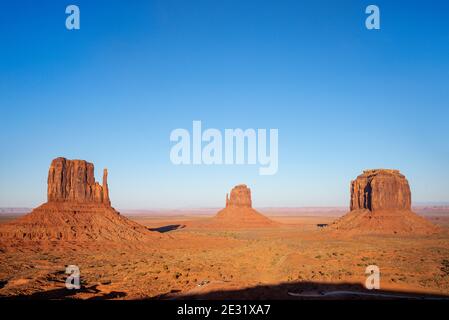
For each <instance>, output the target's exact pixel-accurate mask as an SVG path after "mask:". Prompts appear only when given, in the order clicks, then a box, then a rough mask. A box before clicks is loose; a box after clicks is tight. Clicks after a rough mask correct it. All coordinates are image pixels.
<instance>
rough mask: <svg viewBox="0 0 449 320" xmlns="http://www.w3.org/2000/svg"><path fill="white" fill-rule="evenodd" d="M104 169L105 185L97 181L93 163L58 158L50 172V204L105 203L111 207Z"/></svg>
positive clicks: (48, 193)
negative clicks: (62, 202)
mask: <svg viewBox="0 0 449 320" xmlns="http://www.w3.org/2000/svg"><path fill="white" fill-rule="evenodd" d="M107 176H108V172H107V169H104V172H103V184H102V185H100V184H99V183H98V182H96V181H95V177H94V165H93V163H90V162H87V161H84V160H68V159H66V158H56V159H54V160H53V161H52V162H51V165H50V169H49V171H48V189H47V199H48V202H61V201H65V202H76V203H103V204H105V205H108V206H110V205H111V202H110V200H109V190H108V182H107Z"/></svg>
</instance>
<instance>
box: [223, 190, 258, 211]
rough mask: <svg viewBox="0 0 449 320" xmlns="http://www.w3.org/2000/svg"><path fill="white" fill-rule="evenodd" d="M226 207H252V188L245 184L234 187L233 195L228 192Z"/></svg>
mask: <svg viewBox="0 0 449 320" xmlns="http://www.w3.org/2000/svg"><path fill="white" fill-rule="evenodd" d="M226 207H237V208H251V207H252V202H251V189H250V188H248V187H247V186H246V185H245V184H240V185H237V186H235V187H234V188H232V190H231V197H228V194H226Z"/></svg>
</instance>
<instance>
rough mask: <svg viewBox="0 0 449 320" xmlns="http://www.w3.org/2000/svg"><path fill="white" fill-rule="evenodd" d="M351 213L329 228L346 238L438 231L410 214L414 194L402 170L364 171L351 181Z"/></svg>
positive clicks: (423, 220) (427, 222) (420, 218)
mask: <svg viewBox="0 0 449 320" xmlns="http://www.w3.org/2000/svg"><path fill="white" fill-rule="evenodd" d="M350 190H351V200H350V212H349V213H347V214H346V215H344V216H343V217H341V218H340V219H338V220H337V221H335V222H334V223H333V224H332V225H331V226H330V227H331V229H333V230H337V231H342V233H345V234H403V235H407V234H409V235H412V234H417V235H418V234H432V233H436V232H438V230H439V229H438V228H437V227H436V226H434V225H433V224H431V223H430V222H429V221H427V220H426V219H425V218H423V217H420V216H418V215H417V214H415V213H414V212H412V211H411V192H410V186H409V184H408V181H407V179H406V178H405V176H404V175H402V174H401V173H400V172H399V170H391V169H374V170H365V171H363V174H361V175H359V176H358V177H357V178H356V179H355V180H353V181H351V185H350Z"/></svg>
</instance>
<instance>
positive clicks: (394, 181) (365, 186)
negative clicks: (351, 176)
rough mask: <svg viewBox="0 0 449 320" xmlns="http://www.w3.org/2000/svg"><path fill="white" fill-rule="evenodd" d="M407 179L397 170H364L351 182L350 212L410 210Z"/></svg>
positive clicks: (410, 200) (410, 201) (410, 199)
mask: <svg viewBox="0 0 449 320" xmlns="http://www.w3.org/2000/svg"><path fill="white" fill-rule="evenodd" d="M411 203H412V198H411V193H410V187H409V185H408V181H407V179H406V178H405V177H404V176H403V175H402V174H400V173H399V170H388V169H380V170H365V171H363V174H361V175H359V176H358V177H357V179H355V180H353V181H351V203H350V209H351V210H359V209H368V210H371V211H375V210H411Z"/></svg>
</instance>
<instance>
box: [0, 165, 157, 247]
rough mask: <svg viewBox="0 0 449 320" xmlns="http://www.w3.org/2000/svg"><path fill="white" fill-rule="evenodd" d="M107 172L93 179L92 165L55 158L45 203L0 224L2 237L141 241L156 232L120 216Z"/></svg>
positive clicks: (49, 175)
mask: <svg viewBox="0 0 449 320" xmlns="http://www.w3.org/2000/svg"><path fill="white" fill-rule="evenodd" d="M107 176H108V172H107V170H106V169H105V170H104V172H103V183H102V185H100V184H99V183H98V182H95V177H94V165H93V164H92V163H90V162H87V161H84V160H68V159H66V158H56V159H54V160H53V161H52V163H51V165H50V169H49V171H48V189H47V200H48V201H47V202H46V203H44V204H42V205H41V206H39V207H37V208H36V209H34V210H33V211H32V212H31V213H29V214H27V215H25V216H23V217H21V218H19V219H17V220H14V221H12V222H10V223H6V224H4V225H1V226H0V237H1V238H2V239H6V238H9V239H20V240H108V241H121V240H143V239H147V238H148V237H152V236H154V235H155V234H156V233H154V232H151V231H148V230H147V229H146V228H145V227H144V226H142V225H140V224H138V223H135V222H133V221H131V220H128V219H127V218H125V217H123V216H121V215H120V214H119V213H118V212H117V211H116V210H115V209H114V208H113V207H112V206H111V201H110V199H109V188H108V182H107Z"/></svg>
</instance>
